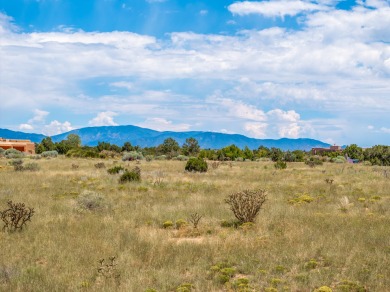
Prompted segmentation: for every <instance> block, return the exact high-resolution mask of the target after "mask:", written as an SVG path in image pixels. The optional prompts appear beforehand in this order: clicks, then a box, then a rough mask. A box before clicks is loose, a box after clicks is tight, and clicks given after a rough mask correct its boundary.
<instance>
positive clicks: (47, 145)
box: [41, 137, 56, 151]
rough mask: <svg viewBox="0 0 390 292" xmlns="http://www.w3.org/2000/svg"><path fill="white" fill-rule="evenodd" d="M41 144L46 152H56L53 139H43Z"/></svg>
mask: <svg viewBox="0 0 390 292" xmlns="http://www.w3.org/2000/svg"><path fill="white" fill-rule="evenodd" d="M41 144H42V146H43V147H44V148H45V150H44V151H52V150H55V147H56V146H55V145H54V143H53V141H52V140H51V137H46V138H43V139H42V142H41Z"/></svg>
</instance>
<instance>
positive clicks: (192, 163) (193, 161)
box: [185, 157, 208, 172]
mask: <svg viewBox="0 0 390 292" xmlns="http://www.w3.org/2000/svg"><path fill="white" fill-rule="evenodd" d="M207 168H208V167H207V162H206V161H204V160H203V159H202V158H195V157H192V158H190V159H189V160H188V161H187V164H186V166H185V170H186V171H193V172H207Z"/></svg>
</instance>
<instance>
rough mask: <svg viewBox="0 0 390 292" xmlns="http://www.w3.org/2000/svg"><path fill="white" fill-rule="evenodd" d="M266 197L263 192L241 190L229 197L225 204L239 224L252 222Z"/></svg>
mask: <svg viewBox="0 0 390 292" xmlns="http://www.w3.org/2000/svg"><path fill="white" fill-rule="evenodd" d="M266 197H267V194H266V191H265V190H243V191H241V192H238V193H233V194H231V195H229V197H228V198H227V199H225V202H226V203H227V204H229V206H230V209H231V210H232V211H233V213H234V216H235V217H236V218H237V219H238V220H239V221H240V222H241V223H245V222H254V220H255V218H256V216H257V214H258V213H259V211H260V209H261V206H262V205H263V204H264V202H265V200H266Z"/></svg>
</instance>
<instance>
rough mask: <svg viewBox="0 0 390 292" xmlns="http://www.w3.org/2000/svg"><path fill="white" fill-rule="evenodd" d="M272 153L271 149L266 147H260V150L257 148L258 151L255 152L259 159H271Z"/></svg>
mask: <svg viewBox="0 0 390 292" xmlns="http://www.w3.org/2000/svg"><path fill="white" fill-rule="evenodd" d="M270 152H271V151H270V150H269V148H267V147H265V146H259V148H257V150H255V151H254V154H255V156H256V157H258V158H263V157H269V155H270Z"/></svg>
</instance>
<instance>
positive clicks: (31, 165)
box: [22, 162, 40, 171]
mask: <svg viewBox="0 0 390 292" xmlns="http://www.w3.org/2000/svg"><path fill="white" fill-rule="evenodd" d="M22 167H23V169H22V170H26V171H38V170H39V169H40V166H39V164H38V163H36V162H30V163H26V164H25V165H24V166H22Z"/></svg>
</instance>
